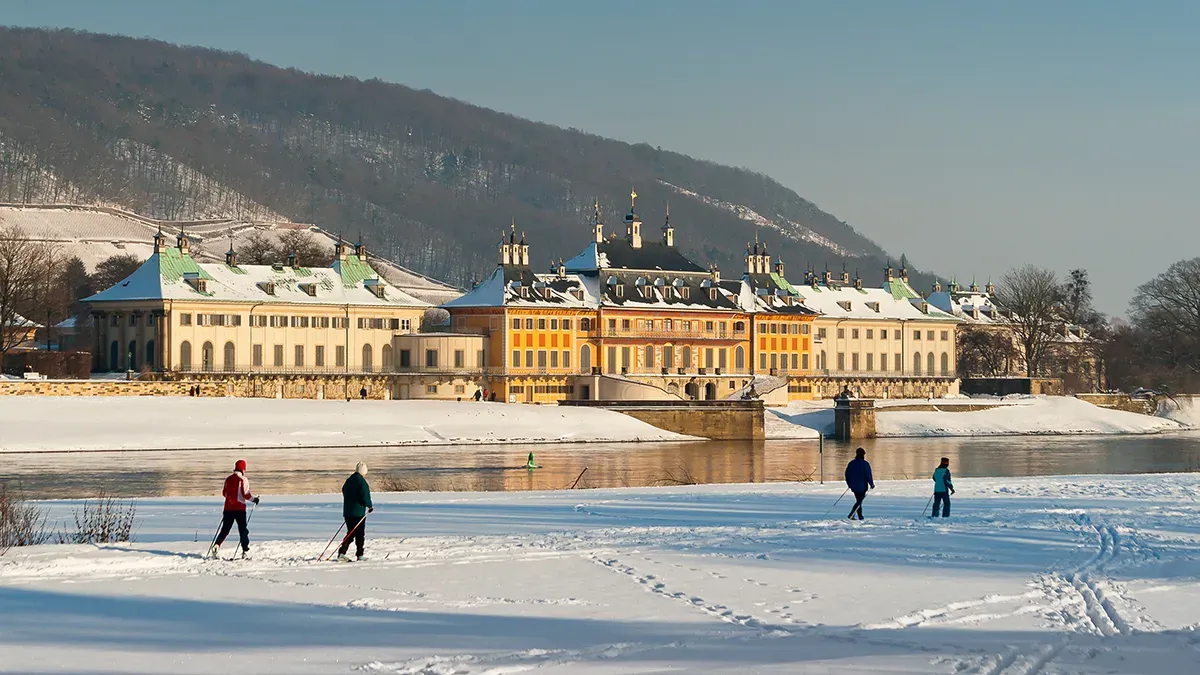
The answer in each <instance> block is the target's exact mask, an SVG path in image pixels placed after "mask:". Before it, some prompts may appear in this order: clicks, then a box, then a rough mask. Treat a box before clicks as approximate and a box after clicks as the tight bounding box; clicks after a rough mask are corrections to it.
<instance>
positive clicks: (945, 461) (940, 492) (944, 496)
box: [929, 457, 954, 518]
mask: <svg viewBox="0 0 1200 675" xmlns="http://www.w3.org/2000/svg"><path fill="white" fill-rule="evenodd" d="M952 494H954V483H953V482H952V481H951V480H950V458H948V457H943V458H942V463H941V464H939V465H938V468H936V469H934V470H933V512H932V513H930V514H929V517H930V518H937V515H938V507H939V506H940V507H942V517H943V518H949V517H950V495H952Z"/></svg>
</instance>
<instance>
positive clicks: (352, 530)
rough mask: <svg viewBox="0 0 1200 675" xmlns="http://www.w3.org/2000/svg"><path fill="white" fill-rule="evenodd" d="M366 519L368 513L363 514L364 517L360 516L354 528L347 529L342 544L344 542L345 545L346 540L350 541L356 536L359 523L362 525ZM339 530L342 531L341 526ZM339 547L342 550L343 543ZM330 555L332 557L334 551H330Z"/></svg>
mask: <svg viewBox="0 0 1200 675" xmlns="http://www.w3.org/2000/svg"><path fill="white" fill-rule="evenodd" d="M366 519H367V517H366V515H363V517H362V518H359V519H358V522H357V523H355V524H354V527H352V528H350V529H349V530H347V531H346V536H344V537H342V544H343V545H344V544H345V543H346V542H348V541H350V537H353V536H354V533H355V532H357V531H358V526H359V525H362V524H363V521H364V520H366ZM338 530H339V531H341V528H338ZM335 536H336V535H335ZM338 549H339V550H341V545H339V546H338ZM329 557H330V558H333V554H332V553H330V554H329Z"/></svg>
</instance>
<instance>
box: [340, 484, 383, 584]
mask: <svg viewBox="0 0 1200 675" xmlns="http://www.w3.org/2000/svg"><path fill="white" fill-rule="evenodd" d="M374 510H375V507H374V506H373V505H372V504H371V486H370V485H367V465H366V464H365V463H363V462H359V463H358V465H357V466H355V467H354V473H352V474H350V477H349V478H347V479H346V482H345V483H343V484H342V517H343V518H345V519H346V538H345V539H343V540H342V545H341V546H340V547H339V548H338V561H339V562H350V558H347V557H346V552H347V551H348V550H350V541H351V540H354V549H355V551H354V556H355V558H357V559H358V560H362V559H363V543H364V542H365V541H366V538H367V514H368V513H371V512H372V511H374Z"/></svg>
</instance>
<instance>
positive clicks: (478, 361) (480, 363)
mask: <svg viewBox="0 0 1200 675" xmlns="http://www.w3.org/2000/svg"><path fill="white" fill-rule="evenodd" d="M486 365H487V359H486V358H485V357H484V355H483V350H482V349H477V350H475V367H476V368H483V367H484V366H486Z"/></svg>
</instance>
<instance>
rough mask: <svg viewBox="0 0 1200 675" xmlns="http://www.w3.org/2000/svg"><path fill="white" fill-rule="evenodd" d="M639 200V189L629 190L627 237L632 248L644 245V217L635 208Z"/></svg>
mask: <svg viewBox="0 0 1200 675" xmlns="http://www.w3.org/2000/svg"><path fill="white" fill-rule="evenodd" d="M636 201H637V191H635V190H632V189H630V191H629V213H628V214H627V215H626V216H625V239H626V240H627V241H628V242H629V245H630V246H631V247H632V248H641V247H642V219H641V218H639V217H638V214H637V211H635V210H634V204H635V203H636Z"/></svg>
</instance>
